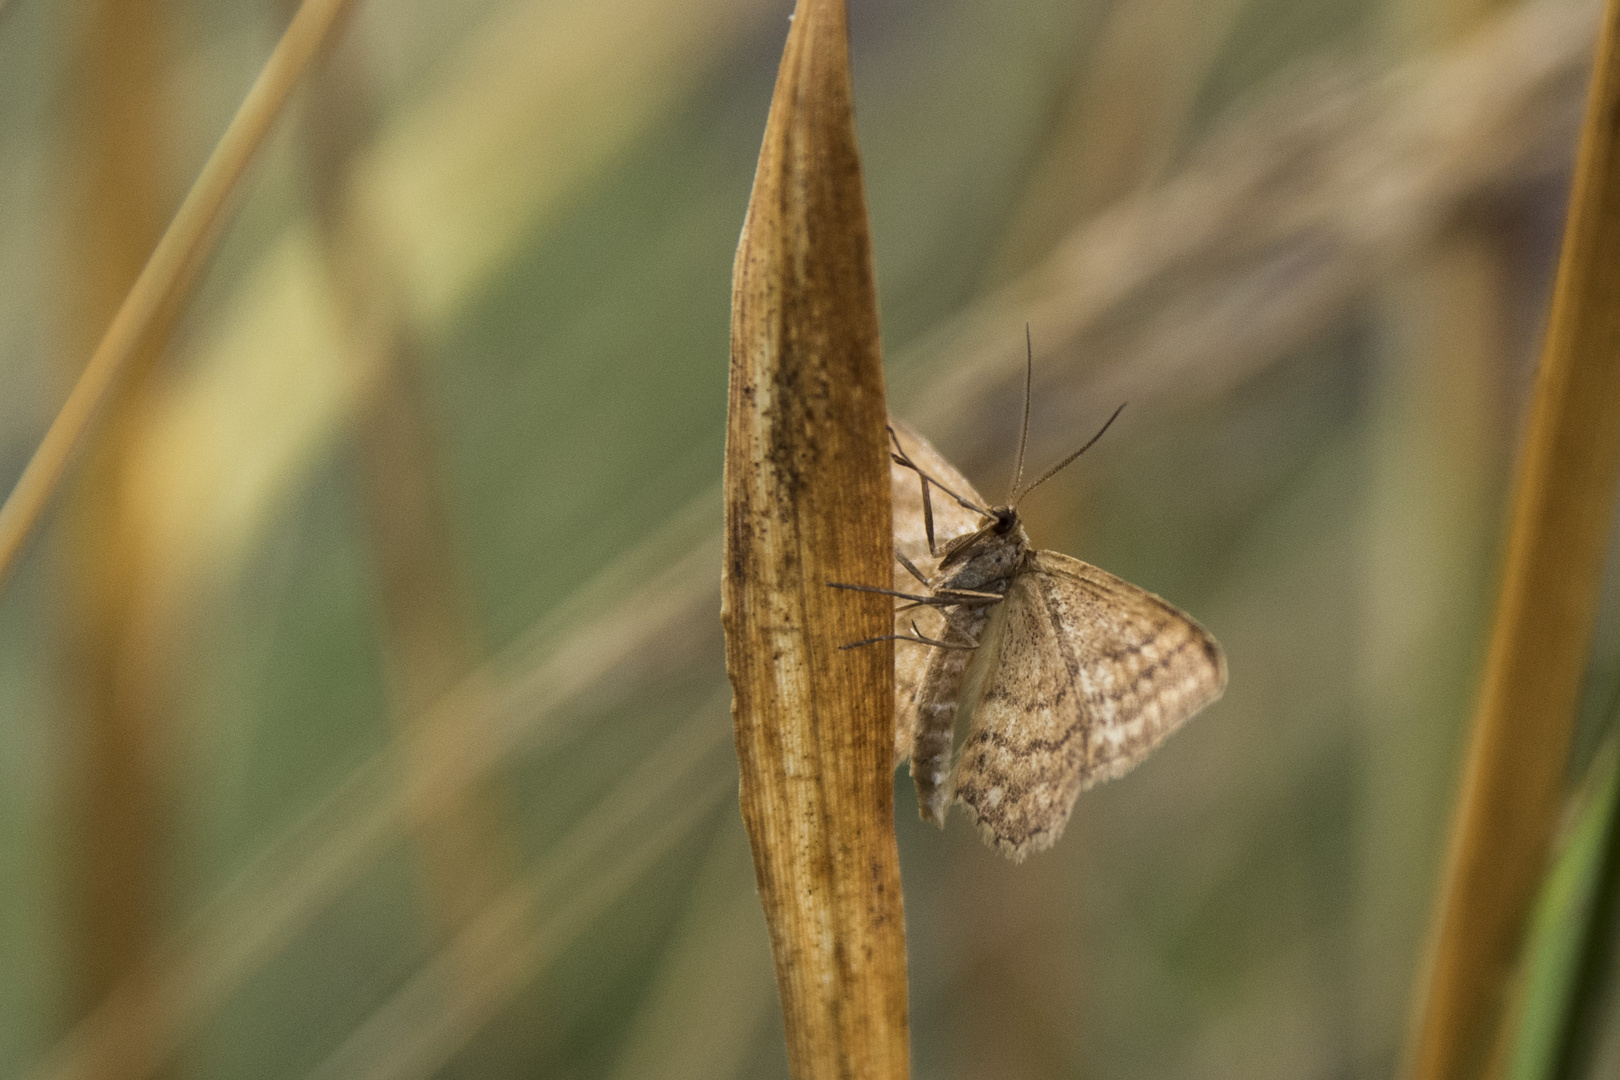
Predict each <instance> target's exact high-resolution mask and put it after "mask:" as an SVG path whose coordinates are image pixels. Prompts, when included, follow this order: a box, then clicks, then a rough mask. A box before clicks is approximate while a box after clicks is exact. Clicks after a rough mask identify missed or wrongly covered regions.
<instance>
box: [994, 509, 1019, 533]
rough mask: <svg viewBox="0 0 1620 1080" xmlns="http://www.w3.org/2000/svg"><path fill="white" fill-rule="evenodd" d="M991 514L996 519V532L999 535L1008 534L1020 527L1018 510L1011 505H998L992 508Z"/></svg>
mask: <svg viewBox="0 0 1620 1080" xmlns="http://www.w3.org/2000/svg"><path fill="white" fill-rule="evenodd" d="M990 516H991V518H993V519H994V520H995V526H994V528H995V533H996V535H997V536H1006V535H1007V534H1009V533H1011V532H1012V531H1013V530H1014V529H1016V528H1018V511H1017V510H1014V509H1013V508H1012V507H1010V506H997V507H994V508H992V509H991V511H990Z"/></svg>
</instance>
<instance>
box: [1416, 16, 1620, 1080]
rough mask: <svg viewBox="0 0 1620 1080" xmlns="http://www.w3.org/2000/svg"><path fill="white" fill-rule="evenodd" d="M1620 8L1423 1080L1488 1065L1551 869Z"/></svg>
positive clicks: (1592, 436) (1562, 301) (1594, 580)
mask: <svg viewBox="0 0 1620 1080" xmlns="http://www.w3.org/2000/svg"><path fill="white" fill-rule="evenodd" d="M1617 46H1620V0H1611V2H1610V3H1609V4H1608V7H1607V11H1606V13H1605V16H1604V21H1603V30H1602V34H1601V37H1600V39H1599V47H1598V60H1597V66H1596V68H1595V70H1594V72H1593V76H1592V83H1591V89H1590V91H1589V97H1588V105H1587V116H1586V122H1585V126H1584V128H1583V131H1582V136H1581V148H1580V153H1579V158H1578V161H1577V164H1576V171H1575V180H1574V191H1573V194H1572V196H1571V200H1570V208H1569V216H1568V220H1567V222H1566V225H1565V233H1564V248H1563V253H1562V257H1561V261H1560V263H1559V269H1558V279H1557V284H1556V286H1555V290H1554V295H1553V306H1552V313H1551V317H1550V322H1549V325H1548V329H1547V336H1546V341H1545V345H1544V348H1543V352H1542V359H1541V370H1540V373H1539V376H1538V379H1537V384H1536V392H1535V397H1534V401H1533V404H1532V407H1531V415H1530V423H1529V428H1528V430H1527V433H1526V437H1525V444H1524V449H1523V454H1522V457H1521V460H1520V466H1519V475H1518V479H1517V486H1516V490H1515V497H1514V506H1513V515H1512V521H1511V526H1510V533H1509V539H1508V547H1507V560H1506V566H1505V571H1504V576H1503V583H1502V590H1501V594H1500V598H1499V602H1498V608H1497V615H1496V623H1495V627H1494V630H1493V633H1492V639H1491V645H1490V652H1489V655H1488V658H1487V663H1486V670H1485V676H1484V685H1483V688H1482V691H1481V695H1480V702H1479V706H1478V709H1477V711H1476V713H1475V718H1474V724H1473V735H1472V743H1471V746H1470V749H1469V756H1468V761H1467V765H1466V769H1465V773H1464V778H1463V789H1462V794H1461V798H1460V803H1459V809H1458V818H1457V824H1456V830H1455V833H1454V835H1453V840H1452V847H1451V853H1450V856H1449V860H1448V865H1447V869H1446V879H1445V884H1444V886H1443V892H1442V895H1441V899H1440V906H1439V920H1438V926H1437V930H1436V935H1435V940H1434V945H1433V953H1432V957H1431V964H1432V968H1431V970H1430V972H1429V976H1428V984H1427V987H1426V993H1425V996H1424V998H1423V1000H1422V1003H1421V1005H1420V1008H1419V1012H1418V1014H1417V1027H1416V1031H1415V1038H1414V1042H1413V1046H1412V1059H1411V1061H1412V1074H1413V1075H1414V1076H1415V1077H1417V1078H1418V1080H1469V1078H1472V1077H1474V1076H1477V1075H1478V1074H1479V1072H1480V1070H1481V1069H1482V1068H1483V1067H1484V1065H1485V1056H1486V1054H1487V1053H1488V1052H1489V1047H1490V1044H1491V1041H1492V1039H1493V1038H1494V1036H1495V1032H1496V1028H1497V1026H1498V1025H1499V1023H1500V1022H1501V1017H1502V1013H1503V1006H1504V1003H1505V999H1506V988H1507V982H1508V979H1509V977H1510V975H1511V973H1512V971H1513V968H1514V964H1515V962H1516V960H1517V956H1518V951H1519V946H1520V943H1521V940H1522V938H1523V935H1524V929H1525V925H1526V920H1527V917H1528V914H1529V912H1530V910H1531V906H1532V904H1533V902H1534V899H1535V895H1536V890H1537V887H1538V884H1539V882H1540V880H1541V877H1542V874H1543V872H1544V870H1545V868H1546V862H1547V851H1548V847H1549V844H1550V843H1551V838H1552V834H1553V829H1554V825H1555V823H1556V819H1557V815H1558V811H1559V807H1560V805H1561V801H1562V794H1563V788H1564V773H1565V769H1566V767H1567V758H1568V752H1569V746H1570V739H1571V733H1572V730H1573V725H1574V717H1575V711H1576V706H1577V704H1578V702H1579V695H1580V688H1581V678H1582V674H1583V672H1584V671H1585V668H1586V661H1587V652H1588V648H1589V645H1590V641H1591V633H1592V626H1593V622H1594V619H1595V617H1596V609H1597V594H1598V585H1599V582H1600V579H1601V575H1602V567H1603V560H1604V556H1605V553H1606V551H1607V548H1608V541H1609V537H1610V525H1611V522H1612V511H1613V507H1614V497H1615V484H1616V480H1617V478H1620V141H1617V138H1616V135H1617V127H1620V48H1617Z"/></svg>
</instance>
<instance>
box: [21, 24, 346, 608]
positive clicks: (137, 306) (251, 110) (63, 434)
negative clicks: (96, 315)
mask: <svg viewBox="0 0 1620 1080" xmlns="http://www.w3.org/2000/svg"><path fill="white" fill-rule="evenodd" d="M348 4H349V0H303V3H301V4H300V5H299V7H298V11H297V12H296V13H294V15H293V18H292V21H291V22H290V23H289V24H288V25H287V29H286V31H285V32H284V33H283V34H282V35H281V40H280V41H279V42H277V44H276V47H275V50H274V51H273V52H272V53H271V54H270V59H269V60H267V61H265V65H264V68H263V70H261V71H260V72H259V76H258V78H257V79H255V80H254V82H253V86H252V87H251V88H250V89H249V90H248V93H247V97H245V98H243V100H242V104H241V106H240V107H239V108H238V109H237V110H236V115H235V116H234V117H232V118H231V122H230V125H229V126H228V127H227V128H226V129H225V133H224V134H223V135H221V136H220V139H219V142H218V143H216V144H215V146H214V149H213V152H212V153H210V154H209V155H208V161H207V162H206V163H204V165H203V167H202V171H201V172H200V173H198V174H197V179H196V180H195V181H194V182H193V183H192V185H191V190H190V191H188V192H187V193H186V197H185V200H184V201H183V202H182V203H181V204H180V209H179V210H178V211H176V213H175V215H174V219H173V220H172V221H171V222H169V227H168V229H166V230H165V231H164V233H163V237H162V239H160V240H159V241H158V244H157V247H156V248H154V249H153V251H152V255H151V257H150V258H148V259H147V261H146V265H145V266H144V267H142V268H141V273H140V276H139V277H138V278H136V279H135V284H134V286H132V287H131V288H130V290H129V293H128V294H127V295H126V296H125V297H124V302H123V303H122V304H121V305H120V306H119V308H118V312H117V314H116V315H114V316H113V320H112V323H111V324H110V325H109V326H108V327H107V332H106V333H105V334H104V335H102V338H101V343H100V344H99V345H97V346H96V350H95V352H94V353H92V354H91V356H90V362H89V363H88V364H86V365H85V369H84V373H83V374H82V375H80V376H79V380H78V382H77V383H75V384H74V387H73V390H72V392H71V393H69V394H68V399H67V401H66V402H65V403H64V404H63V405H62V408H61V411H59V412H58V413H57V414H56V419H54V420H53V421H51V426H50V428H49V430H47V431H46V433H45V438H44V439H43V440H41V442H40V444H39V448H38V449H37V450H35V451H34V456H33V457H32V458H31V459H30V460H29V462H28V465H27V467H26V468H24V469H23V473H22V476H21V477H20V478H18V480H17V486H16V487H14V488H13V489H12V491H11V495H10V496H9V497H7V499H6V501H5V505H4V506H0V584H3V583H4V581H5V580H6V578H7V576H8V575H9V573H10V571H11V568H12V566H13V565H15V563H16V561H17V556H18V555H19V554H20V553H21V551H22V548H23V544H24V543H25V542H26V541H27V539H28V536H29V534H30V533H31V532H32V531H33V528H34V525H35V524H36V523H37V522H38V521H39V518H40V515H41V514H42V513H43V512H44V510H45V507H46V505H47V504H48V503H49V502H50V498H51V494H52V492H54V491H55V490H56V487H57V485H58V484H59V483H60V481H61V479H62V474H63V473H64V472H65V471H66V470H67V465H68V462H69V460H70V459H71V458H72V456H73V451H74V449H75V448H76V447H77V446H78V445H79V443H80V441H81V440H82V439H83V438H84V435H85V432H87V431H88V430H89V429H90V425H91V424H92V423H93V422H94V420H95V418H96V415H97V413H98V412H100V410H101V408H102V406H103V405H104V404H105V403H106V402H107V400H108V398H109V397H111V396H112V394H113V392H114V391H115V390H116V389H117V387H118V384H119V381H120V377H121V376H122V375H123V374H124V371H125V369H126V368H127V367H128V366H129V362H130V359H131V357H133V356H134V355H135V354H136V352H137V350H138V349H139V348H140V347H141V344H142V342H143V341H144V340H145V338H146V335H147V334H148V332H149V331H151V330H152V328H153V327H154V326H156V325H157V324H158V323H159V322H161V321H162V320H163V319H164V318H165V317H166V316H168V315H170V314H172V312H173V311H174V310H175V309H176V308H177V307H178V306H179V303H180V301H181V300H182V299H183V297H184V296H185V294H186V292H187V291H188V290H189V289H190V286H191V283H192V282H193V280H194V279H195V278H196V275H197V270H198V268H199V267H200V266H201V265H202V262H203V259H204V258H205V257H206V256H207V254H208V252H209V251H210V250H211V249H212V248H213V244H214V241H215V239H216V238H217V236H218V234H219V227H220V224H221V222H222V220H223V216H224V212H225V208H226V203H227V201H228V200H229V198H230V195H231V192H233V191H234V190H235V189H236V184H237V182H238V181H239V180H240V179H241V178H242V174H243V173H244V172H246V171H247V167H248V164H249V163H250V162H251V161H252V160H253V154H254V152H255V151H256V150H258V148H259V144H260V143H261V142H263V141H264V136H265V133H266V132H268V131H269V130H270V124H271V122H272V121H274V120H275V118H276V116H277V115H278V114H279V113H280V111H281V107H282V105H283V104H284V103H285V102H286V100H287V95H288V94H290V93H291V92H292V88H293V86H294V85H295V84H296V83H297V81H298V76H299V75H300V74H302V72H303V70H304V68H305V67H306V66H307V65H308V63H309V61H310V59H311V58H312V57H313V56H314V55H315V54H316V52H317V51H318V50H319V49H320V46H321V43H322V42H323V41H324V40H325V39H326V35H327V33H328V32H329V31H330V30H331V28H332V25H333V23H334V22H336V21H337V18H338V16H339V15H340V14H342V12H343V11H344V10H345V9H346V8H347V7H348Z"/></svg>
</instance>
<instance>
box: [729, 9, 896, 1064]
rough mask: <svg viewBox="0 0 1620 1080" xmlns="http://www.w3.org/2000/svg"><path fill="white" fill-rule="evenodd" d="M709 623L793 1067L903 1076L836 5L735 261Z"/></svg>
mask: <svg viewBox="0 0 1620 1080" xmlns="http://www.w3.org/2000/svg"><path fill="white" fill-rule="evenodd" d="M731 310H732V315H731V390H730V407H729V416H728V420H727V428H726V470H725V507H726V509H725V559H724V571H723V576H722V591H721V621H722V625H723V627H724V630H725V636H726V670H727V673H728V674H729V675H730V677H731V685H732V688H733V691H734V694H735V697H734V700H733V705H732V719H733V721H734V723H735V726H736V737H737V758H738V763H739V766H740V768H741V773H742V812H743V821H744V824H745V825H746V826H747V828H748V835H749V839H750V841H751V843H752V845H753V852H754V869H755V876H756V877H757V879H758V883H759V892H760V902H761V904H762V905H763V906H764V909H765V919H766V922H767V923H768V925H769V927H770V933H771V947H772V951H773V953H774V954H775V958H776V977H777V985H778V988H779V990H780V992H781V997H782V1011H783V1014H784V1018H785V1021H786V1025H787V1043H788V1060H789V1063H790V1065H791V1066H792V1069H793V1075H794V1076H795V1077H797V1078H798V1080H811V1078H813V1077H814V1078H819V1077H827V1078H833V1077H868V1078H873V1080H877V1078H902V1077H905V1076H906V1075H907V1074H908V1057H907V1054H908V1048H907V1035H906V955H905V928H904V925H903V921H902V919H903V912H902V907H901V896H900V869H899V860H898V855H897V852H896V849H895V840H894V794H893V791H894V789H893V780H892V775H893V765H894V762H893V750H892V746H893V741H894V738H893V734H892V732H893V723H894V719H893V713H892V710H893V700H894V651H893V648H892V643H890V642H882V643H879V644H877V645H874V646H867V647H865V648H860V649H851V650H847V651H841V650H840V649H839V647H838V646H839V645H840V644H841V643H847V642H852V641H856V640H859V639H862V638H868V637H874V636H877V635H880V634H884V633H886V632H887V627H888V626H889V625H890V624H892V622H893V618H894V616H893V611H892V605H891V604H890V602H889V601H888V599H887V598H886V597H881V596H876V595H873V594H868V593H862V594H855V593H850V592H847V591H843V590H836V589H831V588H829V587H828V585H827V583H828V582H830V581H850V582H877V583H883V582H887V581H888V580H889V577H890V572H891V571H890V565H891V561H892V560H893V557H894V555H893V541H892V539H891V534H890V522H889V462H888V450H887V435H886V432H885V423H886V411H885V407H884V394H883V372H882V366H881V363H882V357H881V350H880V345H879V336H878V315H877V294H876V290H875V287H874V284H873V277H872V260H871V245H870V239H869V235H868V232H867V223H866V202H865V196H864V193H863V191H862V186H861V168H860V158H859V154H858V152H857V149H856V143H855V127H854V113H853V101H852V91H851V85H850V73H849V42H848V28H847V24H846V20H845V11H844V5H843V2H842V0H801V2H800V3H799V4H798V7H797V9H796V11H795V14H794V18H793V25H792V29H791V30H790V31H789V33H788V39H787V45H786V47H785V49H784V51H783V55H782V66H781V69H780V71H779V72H778V74H777V81H776V90H775V94H774V96H773V98H772V101H771V112H770V119H769V120H768V121H767V123H766V127H765V140H764V146H763V147H762V148H761V150H760V155H759V165H758V169H757V171H756V172H755V174H754V190H753V194H752V196H751V197H750V199H749V203H748V214H747V218H746V219H745V221H744V223H743V232H742V241H741V243H740V244H739V246H738V249H737V260H736V264H735V267H734V269H733V277H732V309H731Z"/></svg>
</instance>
